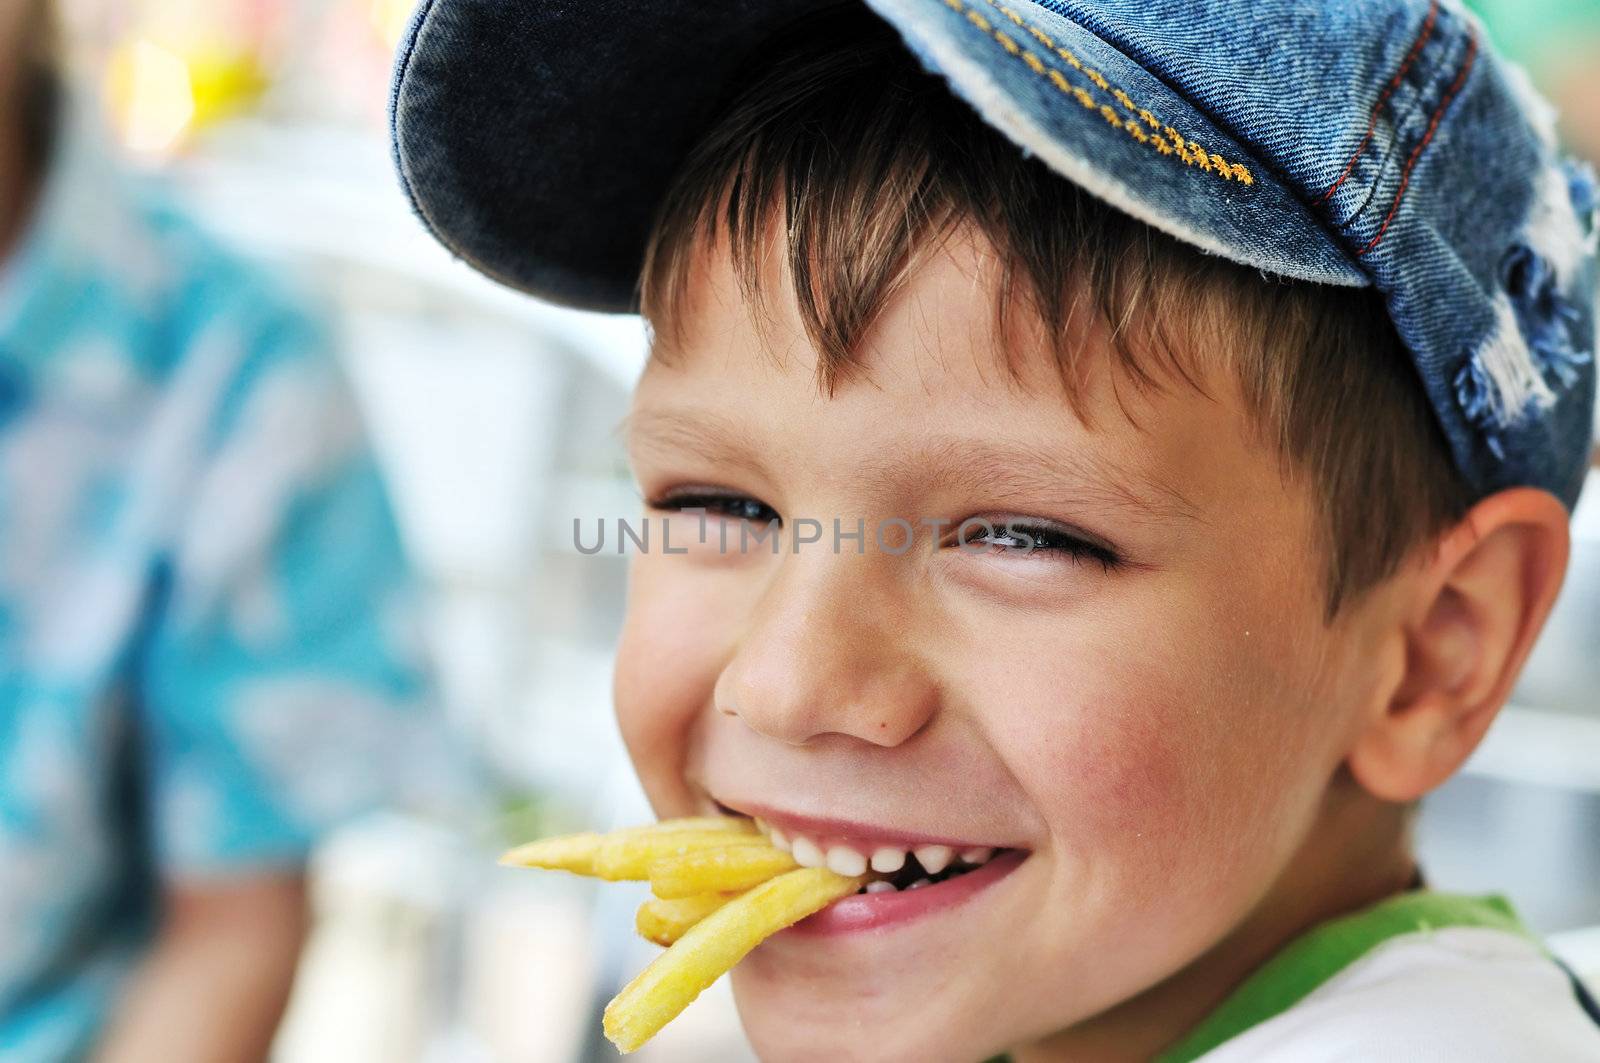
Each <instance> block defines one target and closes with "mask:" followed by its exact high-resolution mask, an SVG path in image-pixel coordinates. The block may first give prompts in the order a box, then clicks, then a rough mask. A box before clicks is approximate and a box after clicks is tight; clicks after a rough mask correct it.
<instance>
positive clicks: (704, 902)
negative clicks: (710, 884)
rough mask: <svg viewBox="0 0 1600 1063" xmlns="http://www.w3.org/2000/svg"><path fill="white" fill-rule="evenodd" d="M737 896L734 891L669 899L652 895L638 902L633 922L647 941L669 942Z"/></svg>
mask: <svg viewBox="0 0 1600 1063" xmlns="http://www.w3.org/2000/svg"><path fill="white" fill-rule="evenodd" d="M737 896H738V894H737V893H697V894H695V895H694V896H692V897H679V898H677V899H676V900H670V901H664V900H661V899H660V898H658V897H652V898H650V899H649V900H647V901H645V902H644V903H643V904H641V905H639V913H638V915H636V916H635V917H634V920H633V925H634V928H635V929H637V930H638V931H639V936H640V937H642V938H644V939H645V940H646V941H653V942H655V943H656V944H657V945H663V946H665V945H671V944H673V943H674V942H676V941H677V940H678V939H679V938H681V937H683V935H684V934H686V933H687V932H688V930H689V928H690V927H692V926H694V925H695V924H696V923H698V922H699V921H700V920H702V919H704V918H705V917H706V916H708V915H710V914H711V913H712V912H714V911H716V910H717V909H718V908H721V907H722V906H723V905H724V904H727V903H728V902H729V901H731V900H733V898H735V897H737Z"/></svg>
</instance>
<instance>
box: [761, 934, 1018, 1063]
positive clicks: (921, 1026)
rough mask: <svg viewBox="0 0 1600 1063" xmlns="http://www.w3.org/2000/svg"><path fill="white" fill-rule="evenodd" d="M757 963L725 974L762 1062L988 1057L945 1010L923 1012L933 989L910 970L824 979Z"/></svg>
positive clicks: (881, 1062)
mask: <svg viewBox="0 0 1600 1063" xmlns="http://www.w3.org/2000/svg"><path fill="white" fill-rule="evenodd" d="M758 953H759V950H758ZM762 959H763V958H762V957H759V956H758V955H752V956H750V957H747V958H746V959H745V961H744V962H743V963H741V964H740V965H739V966H738V967H736V968H735V969H734V971H733V973H732V978H733V992H734V999H735V1001H736V1002H737V1004H738V1007H739V1021H740V1023H741V1025H743V1027H744V1032H745V1035H746V1036H747V1037H748V1038H749V1040H750V1044H751V1047H752V1048H753V1049H754V1050H755V1053H756V1056H757V1057H758V1058H760V1059H761V1061H762V1063H799V1061H802V1060H804V1061H806V1063H813V1061H815V1060H819V1059H826V1060H830V1061H834V1060H837V1061H839V1063H891V1061H893V1063H898V1061H902V1060H912V1059H914V1060H926V1061H929V1063H938V1061H942V1060H949V1061H951V1063H976V1061H977V1060H981V1059H985V1058H987V1057H988V1056H991V1055H994V1054H995V1053H994V1051H993V1050H989V1049H986V1047H985V1046H983V1045H980V1044H977V1043H976V1042H975V1041H971V1042H969V1040H968V1036H969V1035H970V1031H963V1030H962V1029H960V1028H959V1026H958V1024H957V1023H956V1022H955V1021H954V1019H955V1016H953V1015H951V1014H950V1011H951V1010H952V1009H949V1008H945V1007H942V1008H940V1009H938V1010H940V1011H941V1012H943V1014H942V1015H934V1014H929V1013H928V1012H929V1008H928V1007H927V1003H928V1000H929V997H930V996H931V995H934V992H933V987H931V986H922V985H921V984H920V979H919V978H918V977H917V976H916V975H915V974H913V973H909V972H901V973H900V974H901V976H900V977H899V978H896V977H895V972H888V971H884V972H874V973H868V972H865V971H858V972H852V973H851V974H847V975H844V976H840V977H829V976H828V975H826V974H825V973H823V972H820V971H813V972H807V971H804V970H800V969H797V968H793V967H786V966H785V965H783V964H781V963H772V962H767V963H763V962H761V960H762ZM752 961H755V962H754V963H752ZM944 989H945V993H944V994H940V995H945V996H947V995H948V989H949V986H948V983H946V985H945V987H944Z"/></svg>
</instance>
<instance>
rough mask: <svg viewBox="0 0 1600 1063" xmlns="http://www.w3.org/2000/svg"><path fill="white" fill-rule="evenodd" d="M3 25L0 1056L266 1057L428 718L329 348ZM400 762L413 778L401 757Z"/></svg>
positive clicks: (396, 573) (16, 31) (23, 9)
mask: <svg viewBox="0 0 1600 1063" xmlns="http://www.w3.org/2000/svg"><path fill="white" fill-rule="evenodd" d="M48 15H49V11H48V7H47V5H46V4H45V3H43V2H39V0H30V2H24V3H11V2H8V3H5V4H0V1059H4V1060H5V1061H6V1063H56V1061H65V1060H83V1059H87V1058H94V1059H96V1060H103V1061H107V1063H122V1061H136V1060H161V1061H163V1063H187V1061H195V1063H200V1061H204V1063H222V1061H231V1060H259V1059H262V1058H265V1056H266V1054H267V1051H268V1048H269V1045H270V1044H271V1041H272V1038H273V1032H274V1029H275V1027H276V1025H277V1021H278V1017H279V1015H280V1013H281V1012H282V1010H283V1007H284V1005H285V1003H286V1001H287V999H288V995H289V989H290V985H291V982H292V980H293V976H294V971H295V965H296V961H297V959H298V956H299V953H300V946H301V941H302V938H303V936H304V934H305V931H306V927H307V923H308V919H309V913H308V903H307V897H306V888H305V862H306V859H307V855H308V852H309V849H310V846H311V845H312V844H313V842H314V841H315V839H316V838H317V837H318V836H319V835H321V834H322V833H323V832H324V831H326V830H327V829H329V828H330V827H331V826H332V825H334V824H335V823H337V822H339V821H340V820H341V819H342V818H343V817H344V816H346V815H348V814H350V813H352V812H356V811H359V810H360V809H362V808H364V807H366V806H368V805H369V804H370V803H371V802H372V800H373V799H374V798H375V797H378V796H381V795H383V794H384V793H385V792H386V790H387V785H386V784H387V783H388V782H390V781H392V780H386V779H385V777H384V774H383V772H382V771H380V770H378V769H376V768H374V765H376V764H382V763H384V762H385V761H394V760H396V759H397V758H396V757H395V756H394V755H393V754H394V744H395V743H396V742H397V740H399V739H400V738H402V737H404V736H417V735H419V734H420V732H419V728H420V726H421V725H423V724H424V723H425V722H426V721H427V720H428V719H430V718H431V717H430V714H429V712H428V711H427V710H428V709H429V707H430V705H431V703H432V699H431V697H430V695H429V687H428V683H427V672H426V669H425V662H424V661H423V660H421V659H420V655H419V653H418V649H417V647H416V646H415V644H414V643H413V642H412V641H410V640H407V639H405V638H403V637H402V635H401V632H403V631H404V630H405V629H406V627H407V626H408V622H407V619H406V618H407V617H408V615H409V614H410V612H411V610H412V609H413V608H414V598H413V595H414V592H415V590H416V585H415V582H414V578H413V576H412V575H411V573H410V572H409V570H408V568H407V566H406V564H405V562H404V557H403V555H402V552H401V544H400V540H399V537H398V534H397V531H398V529H397V528H396V527H395V523H394V516H393V513H392V511H391V508H390V506H389V503H388V500H387V498H386V496H385V494H384V490H383V486H382V482H381V480H380V477H379V471H378V468H377V464H376V461H375V459H374V455H373V454H372V452H371V449H370V448H369V447H368V446H367V445H366V442H365V439H364V438H363V435H362V432H361V425H360V420H359V414H358V411H357V409H356V407H355V403H354V400H353V396H351V395H350V394H349V390H348V385H347V384H346V383H345V381H344V379H343V377H342V375H341V373H340V371H339V368H338V365H337V362H336V361H335V359H334V357H333V355H332V352H331V350H330V348H329V346H328V342H327V337H326V335H325V333H324V331H323V330H322V329H321V328H320V327H319V326H318V325H317V324H316V323H315V322H314V321H312V320H311V319H310V318H308V317H307V316H306V314H305V313H304V312H303V311H302V310H301V309H299V306H298V304H297V302H296V301H294V300H293V299H291V298H290V297H289V295H288V293H287V292H286V291H285V290H284V289H283V288H282V286H281V285H279V284H278V283H276V282H275V281H274V280H272V279H271V278H270V277H269V276H267V275H265V274H264V273H263V272H262V271H260V270H258V269H256V268H254V267H251V266H248V265H246V264H244V263H242V262H240V261H238V260H237V259H236V258H234V257H233V256H232V255H230V254H227V253H225V252H223V251H222V250H221V249H220V248H218V247H217V246H216V245H215V244H214V243H213V242H212V241H211V240H209V239H208V238H207V237H205V236H204V235H203V234H202V233H200V232H199V231H198V230H197V229H196V228H195V227H194V226H193V225H192V224H191V223H190V222H188V221H187V220H186V219H185V218H184V217H183V216H182V215H181V214H180V213H179V212H177V211H176V210H175V209H173V207H172V206H171V205H170V204H169V203H168V202H167V200H166V198H165V197H164V196H163V195H161V194H160V193H159V191H158V190H157V189H155V188H153V187H151V186H150V185H149V184H148V182H134V181H133V180H131V179H130V178H129V177H128V176H127V175H123V174H120V173H118V172H117V171H116V170H115V169H114V168H112V167H110V166H109V165H108V161H107V159H106V157H105V155H104V154H103V152H102V151H101V150H100V148H99V146H98V142H97V139H96V137H95V136H94V133H93V131H92V130H91V129H90V128H89V126H91V125H92V123H91V122H89V121H88V120H86V119H85V117H84V115H82V114H81V113H78V112H77V111H76V110H75V109H74V108H72V107H69V106H66V105H65V102H64V101H62V100H60V99H59V98H60V97H61V96H62V95H63V94H62V93H61V92H60V91H59V89H60V86H59V85H58V83H57V81H56V79H55V76H54V73H53V70H52V66H51V56H50V55H49V49H48V47H47V46H46V42H47V41H48V39H49V36H50V35H49V33H48V26H47V24H46V23H47V21H48ZM406 767H407V768H408V769H414V767H415V765H414V764H407V765H406Z"/></svg>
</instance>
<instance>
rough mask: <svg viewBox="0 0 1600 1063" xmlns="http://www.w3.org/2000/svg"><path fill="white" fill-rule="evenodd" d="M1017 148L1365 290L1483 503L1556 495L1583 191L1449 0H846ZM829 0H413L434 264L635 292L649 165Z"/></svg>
mask: <svg viewBox="0 0 1600 1063" xmlns="http://www.w3.org/2000/svg"><path fill="white" fill-rule="evenodd" d="M865 2H866V3H867V5H868V6H869V7H870V8H871V9H872V10H873V11H875V12H876V13H877V15H879V16H880V17H882V18H883V19H885V20H886V21H888V22H889V23H891V24H892V25H893V26H894V27H895V28H896V29H897V30H898V32H899V34H900V36H901V38H902V39H903V40H904V42H905V44H906V46H907V47H908V48H909V49H911V51H912V52H913V53H915V55H916V56H917V58H918V59H919V60H920V62H921V63H922V65H923V66H924V67H926V68H927V69H928V70H929V71H931V72H932V73H934V74H936V75H938V76H940V77H942V78H943V79H944V80H945V81H946V82H947V83H948V85H949V87H950V89H951V90H952V91H953V92H955V93H956V94H957V95H958V96H959V97H960V98H961V99H963V100H965V101H966V102H967V103H968V104H970V105H971V106H972V107H973V108H974V109H975V110H976V111H977V112H978V113H979V114H980V115H981V116H982V117H983V118H984V120H985V121H987V122H988V123H989V124H990V125H992V126H993V127H994V128H996V129H998V130H999V131H1001V132H1002V133H1004V134H1005V135H1006V136H1007V137H1009V138H1010V139H1011V140H1012V141H1014V142H1015V143H1016V144H1017V145H1018V147H1019V148H1020V149H1021V150H1022V151H1024V152H1026V153H1028V154H1031V155H1033V156H1036V157H1037V158H1039V159H1040V160H1042V161H1043V162H1044V163H1045V164H1047V165H1048V166H1049V167H1051V168H1052V169H1053V170H1055V171H1056V172H1058V173H1060V174H1061V175H1063V176H1064V177H1065V178H1067V179H1069V180H1071V181H1073V182H1074V183H1076V184H1078V185H1080V186H1081V187H1082V188H1084V189H1085V190H1086V191H1088V192H1089V193H1091V194H1093V195H1095V196H1097V197H1099V198H1101V199H1103V200H1104V201H1106V202H1107V203H1109V204H1111V205H1112V206H1114V207H1116V208H1118V209H1120V210H1123V211H1125V212H1127V213H1128V214H1131V215H1133V216H1134V217H1136V218H1138V219H1140V220H1141V221H1143V222H1145V223H1147V224H1149V225H1151V226H1153V227H1155V228H1157V229H1160V230H1162V231H1164V232H1167V233H1169V234H1171V235H1173V236H1175V237H1177V238H1178V239H1180V240H1183V241H1186V242H1187V243H1189V244H1191V245H1193V246H1195V247H1197V248H1199V249H1201V250H1202V251H1206V252H1210V253H1213V254H1217V255H1221V256H1223V257H1225V258H1227V259H1231V260H1233V261H1235V262H1239V263H1242V264H1244V265H1247V266H1252V267H1255V268H1256V269H1258V270H1261V271H1262V272H1264V273H1266V274H1274V275H1278V276H1282V277H1292V278H1297V279H1300V280H1305V281H1312V282H1316V283H1321V284H1333V285H1346V286H1357V287H1360V286H1366V285H1373V286H1376V287H1377V289H1378V290H1379V291H1380V292H1381V293H1382V295H1383V297H1384V300H1385V302H1386V304H1387V306H1388V309H1389V314H1390V317H1391V318H1392V320H1393V322H1394V325H1395V328H1396V330H1397V331H1398V333H1399V336H1400V338H1401V339H1402V340H1403V341H1404V343H1405V346H1406V347H1407V348H1408V350H1409V351H1410V353H1411V356H1412V358H1413V360H1414V363H1415V365H1416V368H1417V372H1418V374H1419V376H1420V378H1421V380H1422V382H1423V385H1424V388H1425V390H1426V392H1427V395H1428V398H1429V400H1430V402H1431V404H1432V406H1433V409H1434V411H1435V413H1436V414H1437V416H1438V420H1439V423H1440V425H1441V426H1442V427H1443V430H1444V434H1445V436H1446V438H1447V439H1448V441H1449V444H1450V447H1451V450H1452V452H1453V455H1454V457H1455V461H1456V464H1457V466H1458V467H1459V468H1460V470H1461V472H1462V473H1463V474H1464V476H1465V477H1466V479H1467V482H1468V483H1469V484H1470V485H1471V486H1472V488H1473V490H1474V492H1475V493H1476V495H1477V496H1478V497H1482V496H1484V495H1487V494H1489V493H1492V492H1494V491H1496V490H1500V489H1502V488H1505V487H1511V486H1515V485H1532V486H1536V487H1542V488H1544V489H1546V490H1548V491H1550V492H1552V493H1553V494H1555V495H1557V496H1558V497H1559V498H1561V499H1562V501H1563V502H1565V503H1566V504H1567V505H1568V506H1569V507H1570V506H1572V505H1573V504H1575V502H1576V500H1577V497H1578V492H1579V489H1580V488H1581V486H1582V483H1583V479H1584V474H1585V469H1586V466H1587V464H1588V456H1589V451H1590V446H1591V441H1592V439H1593V432H1594V421H1593V418H1594V413H1593V410H1594V393H1595V360H1594V351H1595V293H1596V285H1597V281H1600V278H1597V271H1596V256H1595V251H1596V191H1595V187H1596V186H1595V180H1594V175H1593V173H1592V171H1590V170H1589V169H1588V168H1587V167H1584V166H1581V165H1579V164H1577V163H1575V162H1573V161H1571V160H1569V159H1566V158H1564V157H1563V156H1562V153H1561V152H1560V150H1559V148H1558V146H1557V142H1556V134H1555V116H1554V113H1553V111H1552V109H1551V108H1550V106H1549V105H1548V104H1547V103H1546V102H1544V101H1543V100H1542V99H1541V98H1540V97H1539V96H1538V95H1537V94H1536V93H1535V92H1534V91H1533V89H1532V88H1531V87H1530V85H1529V84H1528V81H1527V78H1526V76H1525V75H1524V74H1523V73H1522V72H1521V71H1520V70H1519V69H1517V68H1516V67H1514V66H1513V65H1511V64H1510V63H1508V62H1506V61H1505V60H1503V59H1501V58H1500V57H1499V56H1497V55H1496V54H1495V53H1494V50H1493V49H1492V47H1491V46H1490V44H1489V42H1488V41H1487V40H1486V38H1485V35H1484V31H1483V29H1482V27H1481V25H1480V24H1479V23H1478V22H1477V21H1476V19H1475V18H1474V17H1473V16H1472V15H1471V14H1469V13H1468V12H1467V11H1465V10H1464V9H1463V8H1462V7H1461V6H1460V5H1459V3H1457V2H1454V0H1361V2H1360V3H1332V2H1323V3H1306V2H1304V0H1253V2H1251V3H1240V2H1238V0H865ZM829 6H832V5H831V4H830V3H829V2H823V0H727V2H724V3H707V2H704V0H696V2H680V0H652V2H651V3H648V4H636V3H627V4H624V3H620V2H618V0H582V2H570V0H547V2H539V0H423V2H422V3H421V5H420V7H419V8H418V10H417V12H416V14H415V15H414V16H413V19H412V22H411V25H410V29H409V31H408V33H407V36H406V38H405V41H404V43H403V44H402V45H401V48H400V52H399V57H398V61H397V65H396V70H395V77H394V85H393V91H392V94H391V99H390V119H391V129H392V134H393V141H394V154H395V162H396V166H397V168H398V170H399V173H400V178H401V182H402V184H403V185H404V188H405V190H406V193H407V195H408V196H409V197H410V199H411V202H412V205H413V206H414V208H415V210H416V212H417V214H418V216H419V217H420V218H421V219H422V221H423V223H424V224H425V225H426V226H427V227H428V229H429V231H430V232H432V233H433V235H434V236H435V237H436V238H437V239H438V240H439V241H440V242H441V243H443V244H444V245H445V246H446V247H447V248H449V249H450V250H451V251H452V252H453V253H454V254H455V255H457V256H459V257H460V258H462V259H464V260H465V261H467V262H468V263H469V264H471V265H472V266H474V267H475V268H477V269H478V270H480V271H482V272H483V273H485V274H487V275H488V276H490V277H492V278H494V279H495V280H498V281H500V282H502V283H504V284H507V285H509V286H511V287H513V288H517V289H519V290H522V291H525V292H528V293H530V294H532V295H535V296H538V297H539V298H541V299H546V300H549V301H552V302H556V303H562V304H567V305H571V306H577V307H583V308H587V309H594V310H606V311H618V312H625V311H630V310H634V309H636V284H637V281H638V275H639V270H640V265H641V261H642V257H643V249H644V245H645V242H646V240H647V238H648V235H649V232H650V226H651V223H652V221H653V218H654V216H655V212H656V209H657V207H658V204H659V202H660V200H661V198H662V196H663V194H664V192H665V190H666V187H667V185H668V183H669V182H670V181H671V179H672V177H673V176H674V174H675V172H676V170H677V168H678V166H679V165H680V163H681V162H682V160H683V159H684V157H685V155H686V154H687V152H688V151H689V149H690V148H691V147H692V145H693V144H694V142H695V140H696V138H697V136H699V135H700V134H701V133H703V132H704V127H705V124H706V122H707V121H708V120H709V116H710V114H711V112H712V110H713V109H714V108H715V106H716V105H717V104H718V103H719V102H720V100H721V98H722V96H723V94H724V92H725V91H726V89H727V82H728V80H729V79H730V77H732V75H733V73H734V71H735V70H736V69H737V68H739V67H741V66H744V65H745V64H747V63H750V62H758V61H759V58H760V49H761V48H762V47H763V44H764V43H765V42H766V41H767V40H768V39H769V38H770V37H771V36H772V35H773V33H774V32H775V31H776V30H778V29H779V28H781V27H782V26H783V25H784V24H785V23H788V22H790V21H792V20H793V19H795V18H796V17H798V16H800V15H804V14H810V13H812V12H815V11H817V10H818V9H825V8H827V7H829Z"/></svg>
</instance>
